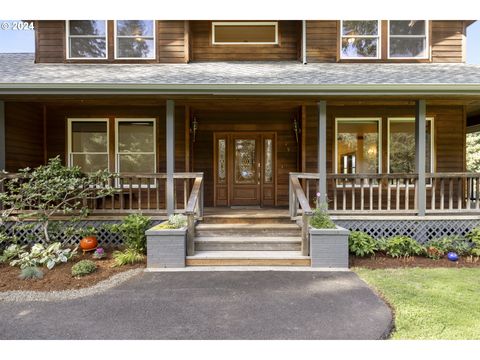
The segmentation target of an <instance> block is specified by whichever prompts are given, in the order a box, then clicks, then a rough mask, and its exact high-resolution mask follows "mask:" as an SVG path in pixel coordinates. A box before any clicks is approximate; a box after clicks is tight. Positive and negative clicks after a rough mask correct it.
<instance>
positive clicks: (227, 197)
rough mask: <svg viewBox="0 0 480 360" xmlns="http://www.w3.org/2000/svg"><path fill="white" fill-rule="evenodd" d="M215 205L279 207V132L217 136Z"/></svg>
mask: <svg viewBox="0 0 480 360" xmlns="http://www.w3.org/2000/svg"><path fill="white" fill-rule="evenodd" d="M214 140H215V141H214V144H215V145H214V146H215V149H214V154H215V155H214V162H215V165H214V169H215V180H214V184H215V191H214V192H215V206H274V205H275V202H276V201H275V133H258V132H232V133H215V137H214Z"/></svg>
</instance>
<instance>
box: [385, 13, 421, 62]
mask: <svg viewBox="0 0 480 360" xmlns="http://www.w3.org/2000/svg"><path fill="white" fill-rule="evenodd" d="M422 21H425V35H390V20H387V59H389V60H429V59H430V22H429V21H428V20H422ZM390 36H393V37H395V38H418V39H420V38H422V39H423V38H425V56H413V57H412V56H408V57H404V56H390Z"/></svg>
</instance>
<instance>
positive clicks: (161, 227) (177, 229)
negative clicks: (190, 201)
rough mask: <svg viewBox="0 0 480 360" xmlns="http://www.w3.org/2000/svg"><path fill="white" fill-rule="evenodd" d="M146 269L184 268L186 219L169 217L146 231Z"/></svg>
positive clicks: (179, 216) (182, 216)
mask: <svg viewBox="0 0 480 360" xmlns="http://www.w3.org/2000/svg"><path fill="white" fill-rule="evenodd" d="M145 234H146V235H147V268H168V267H174V268H177V267H185V254H186V241H187V217H186V216H185V215H181V214H177V215H171V216H170V217H169V218H168V220H167V221H164V222H162V223H161V224H158V225H156V226H154V227H152V228H151V229H149V230H147V231H146V233H145Z"/></svg>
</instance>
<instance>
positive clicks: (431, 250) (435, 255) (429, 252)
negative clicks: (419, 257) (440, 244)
mask: <svg viewBox="0 0 480 360" xmlns="http://www.w3.org/2000/svg"><path fill="white" fill-rule="evenodd" d="M425 255H426V256H427V257H428V258H430V259H433V260H438V259H440V258H442V257H443V256H444V255H445V251H443V250H442V249H439V248H437V247H435V246H427V247H426V248H425Z"/></svg>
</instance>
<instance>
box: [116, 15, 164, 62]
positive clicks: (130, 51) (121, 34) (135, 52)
mask: <svg viewBox="0 0 480 360" xmlns="http://www.w3.org/2000/svg"><path fill="white" fill-rule="evenodd" d="M115 58H116V59H155V22H154V21H153V20H117V21H115Z"/></svg>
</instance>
